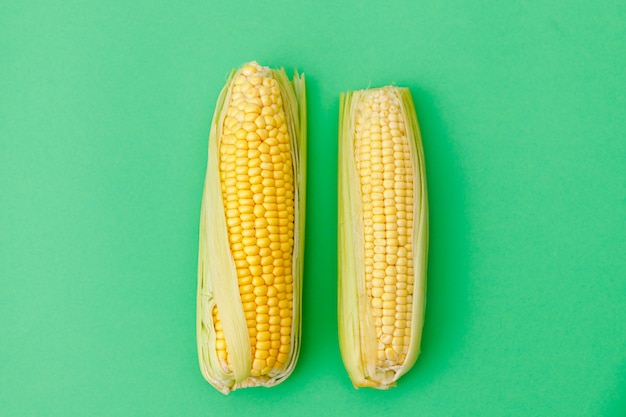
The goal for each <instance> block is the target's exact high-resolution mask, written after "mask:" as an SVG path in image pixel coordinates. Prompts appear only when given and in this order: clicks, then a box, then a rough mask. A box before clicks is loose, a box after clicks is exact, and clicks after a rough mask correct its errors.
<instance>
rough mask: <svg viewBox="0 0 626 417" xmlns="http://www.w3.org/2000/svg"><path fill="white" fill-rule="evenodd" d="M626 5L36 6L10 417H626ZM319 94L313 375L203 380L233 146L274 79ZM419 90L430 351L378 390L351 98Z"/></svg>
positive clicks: (8, 168)
mask: <svg viewBox="0 0 626 417" xmlns="http://www.w3.org/2000/svg"><path fill="white" fill-rule="evenodd" d="M625 40H626V3H624V2H622V1H598V2H588V1H580V0H576V1H570V2H560V1H556V0H554V1H542V2H506V1H505V2H501V1H483V2H479V1H460V0H456V1H439V2H426V1H422V0H418V1H410V0H405V1H378V2H377V1H362V0H359V1H357V0H350V1H342V2H339V1H330V0H306V1H300V2H290V1H279V2H262V1H249V0H244V1H239V2H235V1H222V2H212V3H211V2H207V1H197V0H191V1H186V2H174V1H169V2H168V1H162V0H152V1H145V0H142V1H134V2H128V1H121V0H111V1H103V0H99V1H92V2H89V1H79V0H73V1H69V0H68V1H54V0H45V1H43V0H42V1H19V2H18V1H16V2H4V4H3V5H2V14H0V415H2V416H242V415H244V414H246V415H286V416H292V415H293V416H300V415H302V416H316V415H324V416H350V415H366V416H367V415H400V416H403V415H419V416H423V417H426V416H625V415H626V325H625V323H626V120H625V109H626V53H625V49H624V44H625ZM253 59H256V60H258V61H259V62H261V63H262V64H264V65H270V66H274V67H277V66H285V68H286V69H287V70H288V71H289V72H291V71H292V70H293V69H294V68H297V69H298V70H300V71H303V72H304V73H305V74H306V76H307V80H308V85H307V86H308V105H309V112H308V120H309V126H310V129H309V147H308V155H309V160H308V175H309V183H308V189H307V193H308V205H307V208H308V211H307V214H308V219H307V235H306V258H305V261H306V266H305V276H304V279H305V287H304V296H303V297H304V298H303V303H304V311H303V331H304V333H303V338H302V351H301V356H300V361H299V363H298V366H297V368H296V370H295V372H294V373H293V375H292V376H291V377H290V378H289V379H288V380H287V381H286V382H285V383H283V384H281V385H279V386H277V387H275V388H273V389H271V390H267V389H248V390H241V391H237V392H235V393H233V394H231V395H229V396H228V397H224V396H222V394H220V393H218V392H217V391H215V390H214V389H213V388H212V387H211V386H210V385H209V384H207V383H206V382H205V381H204V379H203V378H202V376H201V374H200V371H199V368H198V364H197V356H196V340H195V296H196V268H197V243H198V224H199V211H200V200H201V194H202V184H203V180H204V170H205V166H206V151H207V137H208V133H209V125H210V121H211V116H212V113H213V110H214V106H215V101H216V99H217V95H218V93H219V91H220V89H221V87H222V86H223V84H224V81H225V79H226V76H227V74H228V73H229V71H230V69H231V68H233V67H238V66H240V65H241V64H243V63H244V62H246V61H248V60H253ZM389 83H396V84H398V85H402V86H408V87H410V88H411V90H412V92H413V96H414V100H415V102H416V106H417V111H418V117H419V119H420V124H421V129H422V135H423V138H424V148H425V153H426V161H427V173H428V186H429V192H430V208H431V240H430V243H431V245H430V248H431V251H430V263H429V287H428V305H427V316H426V324H425V329H424V339H423V346H422V347H423V350H422V355H421V357H420V359H419V360H418V362H417V364H416V366H415V367H414V368H413V370H412V371H411V372H410V373H409V374H407V375H406V376H405V377H404V378H403V379H402V380H401V381H400V383H399V386H398V387H397V388H395V389H393V390H391V391H387V392H379V391H373V390H359V391H356V390H354V389H353V387H352V385H351V383H350V381H349V379H348V377H347V374H346V372H345V371H344V369H343V366H342V362H341V358H340V354H339V348H338V339H337V315H336V288H337V272H336V271H337V260H336V257H337V244H336V236H337V227H336V213H337V196H336V194H337V185H336V182H337V168H336V163H335V161H336V159H337V122H338V100H339V93H340V92H341V91H345V90H349V89H360V88H364V87H367V86H369V85H371V86H380V85H385V84H389Z"/></svg>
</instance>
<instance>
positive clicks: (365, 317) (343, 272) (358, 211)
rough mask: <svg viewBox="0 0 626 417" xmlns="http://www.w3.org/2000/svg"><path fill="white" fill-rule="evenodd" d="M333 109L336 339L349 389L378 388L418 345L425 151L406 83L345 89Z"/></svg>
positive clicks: (408, 361)
mask: <svg viewBox="0 0 626 417" xmlns="http://www.w3.org/2000/svg"><path fill="white" fill-rule="evenodd" d="M340 108H341V110H340V111H341V114H340V132H339V335H340V347H341V352H342V358H343V361H344V364H345V366H346V369H347V371H348V374H349V375H350V378H351V380H352V382H353V384H354V386H355V387H357V388H359V387H373V388H379V389H386V388H389V387H391V386H394V385H395V383H396V381H397V380H398V379H399V378H400V377H401V376H402V375H403V374H405V373H406V372H407V371H408V370H409V369H410V368H411V367H412V366H413V364H414V363H415V361H416V359H417V356H418V355H419V350H420V343H421V332H422V325H423V320H424V303H425V285H426V261H427V245H428V204H427V194H426V175H425V167H424V152H423V149H422V143H421V136H420V133H419V127H418V123H417V117H416V115H415V108H414V105H413V100H412V98H411V94H410V91H409V90H408V89H406V88H398V87H383V88H376V89H369V90H362V91H355V92H348V93H345V94H342V96H341V105H340ZM409 282H410V285H409Z"/></svg>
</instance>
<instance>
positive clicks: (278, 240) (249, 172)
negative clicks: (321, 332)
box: [197, 62, 306, 394]
mask: <svg viewBox="0 0 626 417" xmlns="http://www.w3.org/2000/svg"><path fill="white" fill-rule="evenodd" d="M305 106H306V104H305V81H304V75H302V76H299V75H298V73H297V72H296V73H295V76H294V79H293V81H289V79H288V77H287V75H286V73H285V71H284V70H282V69H281V70H272V69H270V68H267V67H262V66H260V65H259V64H257V63H256V62H251V63H248V64H246V65H244V66H243V67H242V68H241V69H239V70H233V72H232V73H231V75H230V77H229V79H228V81H227V83H226V86H225V87H224V88H223V90H222V92H221V94H220V96H219V99H218V102H217V106H216V110H215V114H214V116H213V122H212V125H211V134H210V138H209V158H208V163H207V173H206V179H205V185H204V194H203V199H202V210H201V219H200V244H199V262H198V297H197V342H198V356H199V361H200V369H201V371H202V374H203V375H204V377H205V378H206V380H207V381H208V382H209V383H211V384H212V385H213V386H214V387H215V388H216V389H218V390H219V391H221V392H222V393H224V394H228V393H229V392H230V391H232V390H235V389H237V388H244V387H252V386H265V387H270V386H273V385H276V384H278V383H280V382H282V381H283V380H284V379H286V378H287V377H288V376H289V375H290V374H291V372H292V371H293V369H294V367H295V364H296V361H297V357H298V353H299V348H300V323H301V319H300V312H301V305H300V299H301V297H300V294H301V289H302V258H303V249H304V248H303V244H304V215H305V213H304V201H305V172H306V169H305V148H306V116H305Z"/></svg>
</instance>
